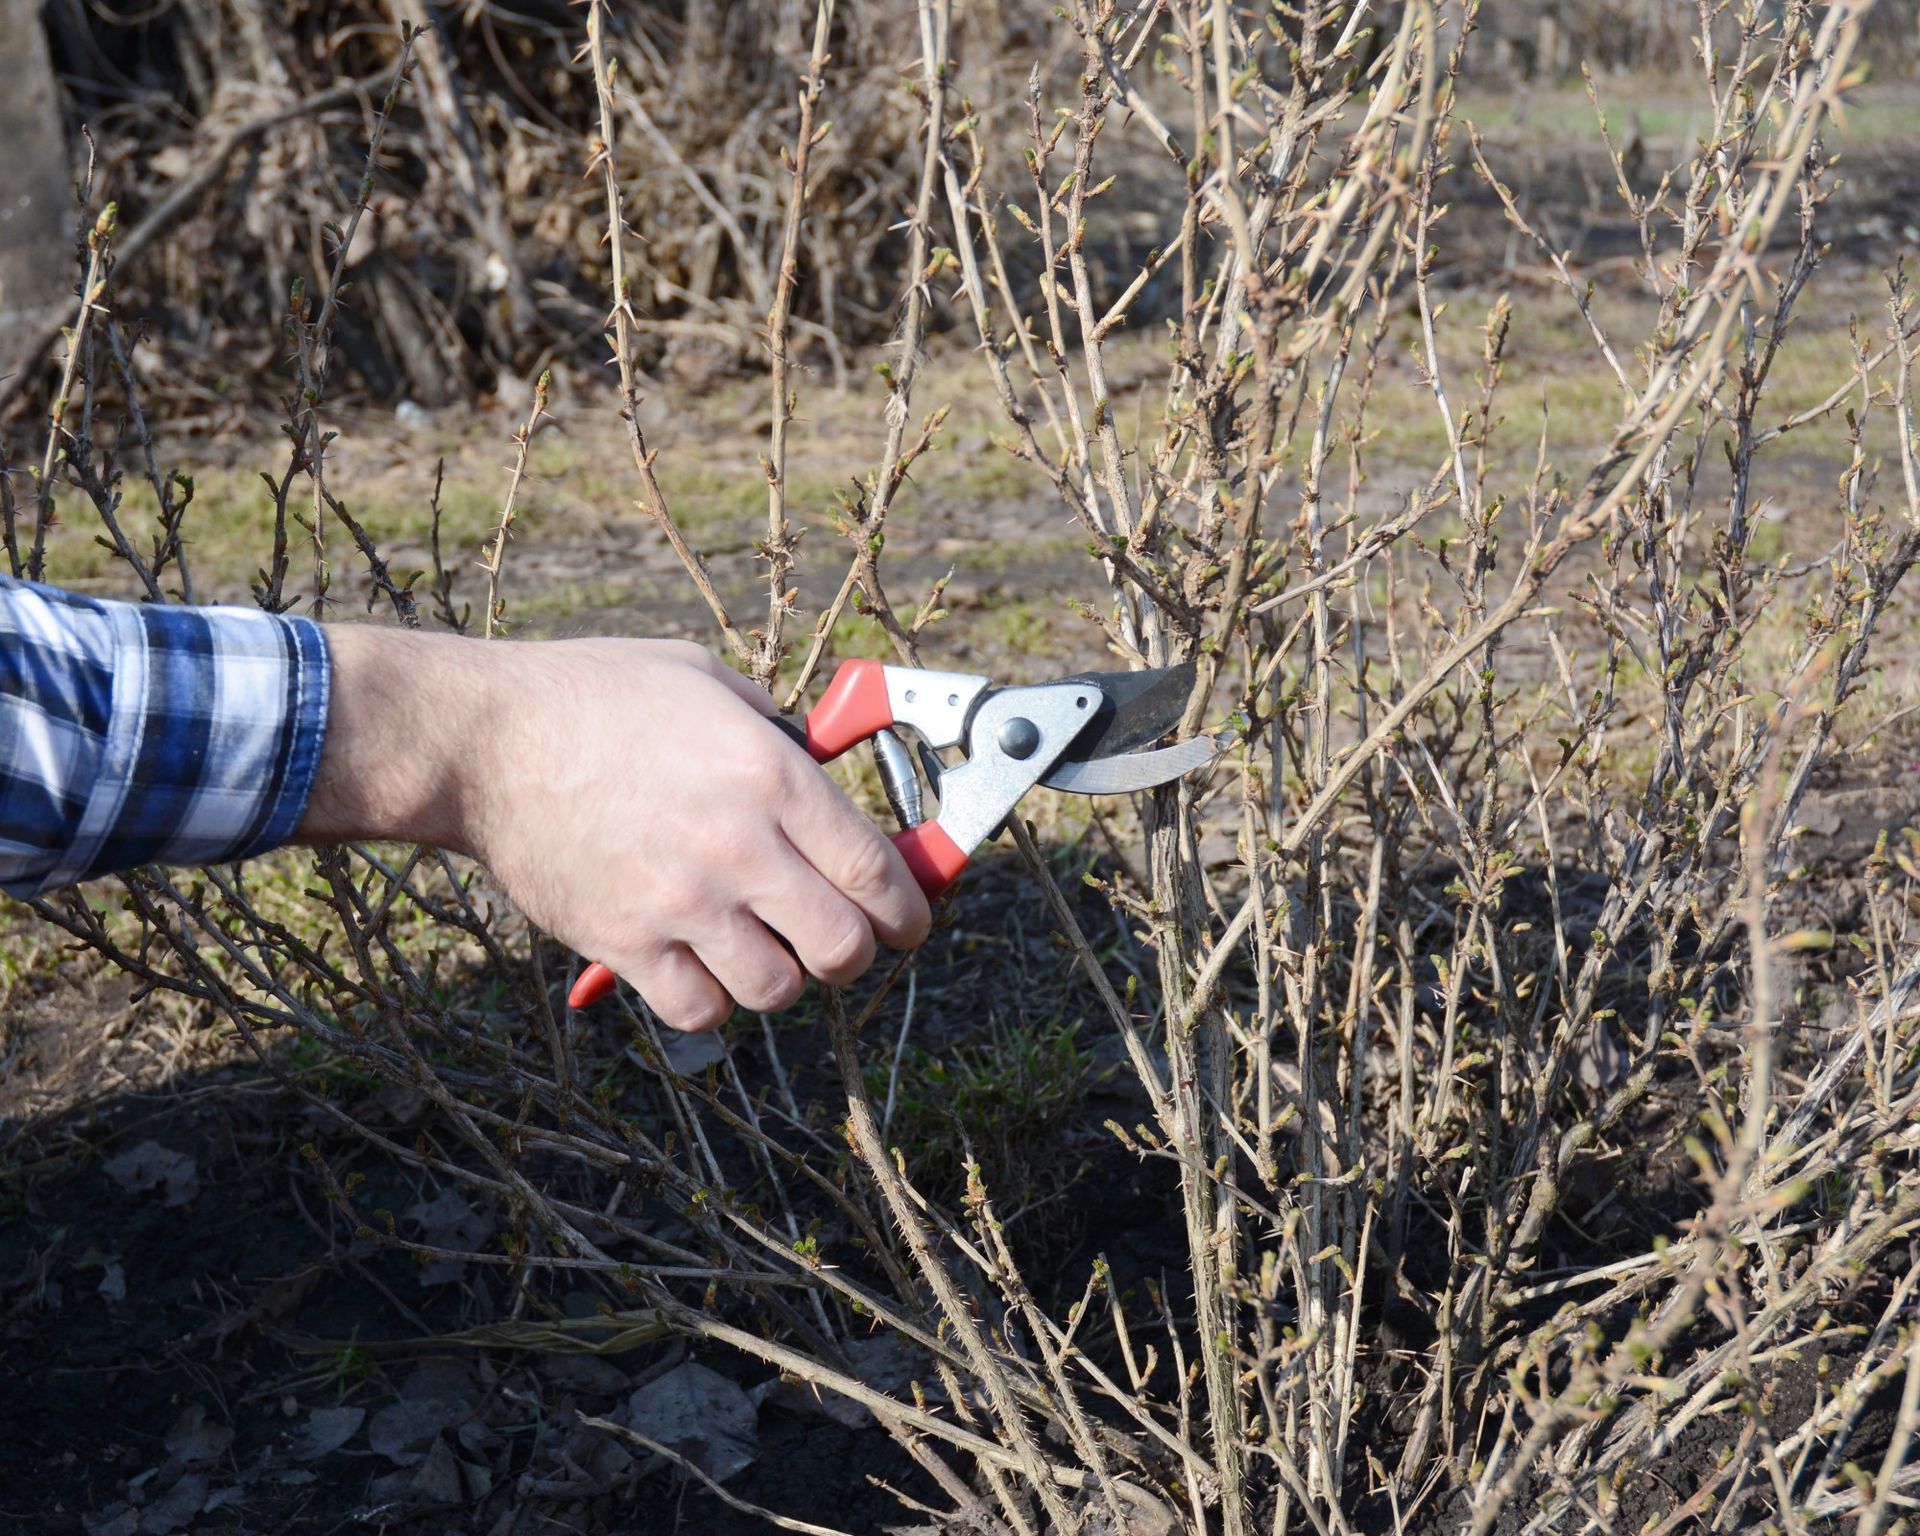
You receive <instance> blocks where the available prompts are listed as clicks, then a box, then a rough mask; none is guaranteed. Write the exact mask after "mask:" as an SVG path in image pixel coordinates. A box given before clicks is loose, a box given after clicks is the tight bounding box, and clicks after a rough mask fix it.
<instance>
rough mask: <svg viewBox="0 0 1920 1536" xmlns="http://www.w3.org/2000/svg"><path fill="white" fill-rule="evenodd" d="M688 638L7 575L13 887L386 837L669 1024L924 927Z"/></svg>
mask: <svg viewBox="0 0 1920 1536" xmlns="http://www.w3.org/2000/svg"><path fill="white" fill-rule="evenodd" d="M771 707H772V706H771V703H770V702H769V701H768V700H767V698H766V697H765V695H763V694H761V693H759V692H758V691H757V690H755V689H753V688H751V687H750V686H749V685H748V684H747V683H746V682H745V681H744V680H742V679H740V678H738V677H737V676H735V675H734V674H733V673H731V672H730V671H728V670H727V669H726V668H725V667H723V666H721V665H720V663H718V662H717V661H716V660H714V659H713V658H712V657H711V656H709V655H708V654H707V653H706V652H704V651H702V650H700V649H699V648H697V647H694V646H690V645H683V644H679V643H675V642H663V641H625V640H594V641H563V642H543V643H516V644H503V643H499V642H494V643H483V642H480V641H473V640H464V639H460V638H458V637H454V636H433V635H423V634H417V633H411V632H406V631H398V630H392V629H379V628H374V627H373V626H363V625H338V626H330V627H329V628H328V629H327V630H326V631H325V632H324V634H323V632H322V630H321V629H320V628H319V626H316V625H313V624H311V623H309V622H308V621H306V620H302V619H293V618H286V617H278V616H270V615H266V614H261V613H257V612H254V611H252V610H246V609H191V608H178V607H162V606H135V605H131V604H120V603H102V602H96V601H94V600H91V599H85V598H78V597H75V596H73V595H72V594H67V593H61V592H58V591H56V590H55V589H51V588H42V587H33V586H30V585H29V584H27V583H22V582H16V581H4V580H0V748H4V759H3V760H0V888H4V889H6V890H9V891H11V892H12V893H13V894H16V895H23V896H24V895H36V894H40V893H41V892H44V891H47V890H51V889H53V888H55V887H58V886H60V885H64V884H68V883H71V882H73V881H76V880H81V879H85V878H88V877H90V876H93V875H98V874H104V873H108V872H110V871H112V870H115V869H123V868H127V867H130V866H132V865H136V864H141V863H149V862H159V863H221V862H225V861H227V860H230V859H235V858H241V857H245V856H248V855H251V854H255V853H259V852H262V851H264V850H265V849H266V848H269V847H272V846H274V845H275V844H277V843H281V842H285V841H288V840H297V841H304V842H330V841H339V840H345V839H349V838H391V839H398V840H405V841H419V842H427V843H432V844H436V845H438V846H442V847H446V848H450V849H453V850H455V851H458V852H463V853H467V854H471V855H473V856H474V857H476V858H479V859H480V860H482V861H483V862H485V863H486V864H487V865H488V866H489V867H490V868H491V869H492V870H493V872H494V874H495V875H496V877H497V878H498V879H499V880H500V882H501V884H502V885H503V886H504V887H505V888H506V890H507V892H508V894H509V895H511V896H512V897H513V898H514V899H515V900H516V901H517V902H518V903H519V904H520V906H521V908H522V910H524V911H525V912H526V913H527V915H528V916H529V917H530V918H531V919H532V920H533V921H535V922H536V923H538V924H540V925H541V926H542V927H543V928H545V929H547V930H548V931H549V932H551V933H553V934H554V935H555V936H556V937H557V938H559V939H561V940H562V941H564V942H566V943H568V944H570V945H572V946H573V947H574V948H576V949H578V950H580V951H581V952H582V953H586V954H590V955H595V956H597V957H599V958H601V959H604V960H606V961H607V962H608V963H609V964H610V965H612V966H613V968H614V969H615V970H616V971H618V972H619V973H620V974H621V975H623V976H625V977H626V978H627V979H628V980H630V981H632V982H633V983H634V984H635V985H636V986H638V987H639V988H640V990H641V992H642V995H643V996H645V997H646V998H647V999H648V1001H649V1002H650V1003H651V1004H652V1005H653V1006H654V1008H655V1010H656V1011H657V1012H658V1013H659V1014H660V1016H661V1017H662V1018H663V1019H664V1020H665V1021H666V1022H667V1023H669V1024H672V1025H674V1026H676V1027H679V1028H703V1027H710V1026H711V1025H714V1024H717V1023H719V1022H720V1021H721V1020H723V1019H724V1018H725V1017H726V1015H727V1013H728V1012H729V1011H730V1009H731V999H732V998H737V999H738V1000H739V1001H740V1002H742V1003H743V1004H745V1005H747V1006H749V1007H754V1008H766V1009H771V1008H778V1007H783V1006H785V1005H786V1004H787V1003H790V1002H791V1001H792V1000H793V999H794V997H795V996H797V995H798V992H799V990H800V986H801V984H802V977H801V973H800V968H799V966H797V965H796V964H795V961H794V958H793V955H790V954H789V952H788V950H787V949H786V948H785V947H783V946H782V944H781V943H780V942H779V940H777V939H776V938H775V937H774V935H775V934H776V933H777V934H779V935H781V936H782V937H784V938H785V940H786V941H787V943H788V944H790V945H791V946H792V950H793V952H794V953H795V954H797V955H798V957H799V961H800V964H801V965H804V966H805V968H806V969H807V970H808V971H810V972H811V973H812V974H814V975H817V976H819V977H821V978H822V979H824V980H828V981H836V982H844V981H850V980H852V979H853V978H854V977H855V976H857V975H858V974H859V973H860V972H861V971H863V970H865V969H866V967H867V965H868V964H870V963H871V960H872V957H873V952H874V946H875V942H876V938H878V939H881V940H885V941H886V942H889V943H893V944H899V945H908V944H913V943H917V942H918V941H919V940H920V939H921V938H922V937H924V935H925V933H926V927H927V922H928V916H927V910H926V903H925V900H924V898H922V897H921V895H920V893H919V891H918V889H917V887H915V886H914V884H913V882H912V879H911V877H910V876H909V875H908V874H907V872H906V869H905V867H904V865H902V864H901V862H900V859H899V857H898V855H897V854H896V853H895V852H894V851H893V849H892V847H891V846H890V845H889V844H888V843H887V841H886V839H885V838H883V837H882V836H880V834H879V833H878V831H876V830H875V829H874V828H873V826H872V825H871V824H870V823H868V822H867V820H866V819H865V818H864V817H863V816H861V815H860V814H859V812H858V811H857V810H856V809H855V808H854V807H853V805H852V804H851V803H850V802H849V801H847V800H846V798H845V797H844V796H843V795H841V794H840V792H839V791H838V790H837V789H836V788H835V787H834V786H833V784H832V781H831V780H829V779H828V778H827V777H826V775H825V774H824V773H823V772H822V771H821V770H820V769H819V768H818V767H817V766H816V765H815V764H814V763H813V762H812V760H811V759H810V758H808V757H807V755H806V754H805V753H804V752H803V751H802V750H801V749H800V748H799V747H797V746H795V745H794V744H793V743H792V742H790V741H789V740H788V739H787V738H786V737H785V736H784V735H782V734H781V733H780V732H778V731H775V730H773V729H771V728H770V727H769V726H768V725H767V724H766V722H765V720H764V719H763V718H761V717H762V716H764V715H765V714H766V713H767V712H768V711H770V709H771Z"/></svg>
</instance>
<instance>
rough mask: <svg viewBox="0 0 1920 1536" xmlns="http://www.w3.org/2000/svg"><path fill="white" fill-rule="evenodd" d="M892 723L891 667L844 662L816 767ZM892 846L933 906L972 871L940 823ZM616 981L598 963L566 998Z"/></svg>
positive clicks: (898, 836)
mask: <svg viewBox="0 0 1920 1536" xmlns="http://www.w3.org/2000/svg"><path fill="white" fill-rule="evenodd" d="M781 723H782V724H783V725H784V724H785V722H784V721H783V722H781ZM893 723H894V720H893V701H892V699H891V697H890V696H889V695H888V693H887V676H886V667H885V666H884V665H883V664H882V663H880V662H877V661H844V662H842V663H841V664H840V669H839V671H837V672H835V673H834V674H833V681H832V682H830V683H829V684H827V691H826V692H825V693H823V694H821V695H820V702H819V703H818V704H816V705H814V706H813V708H812V709H811V710H809V711H808V712H807V719H806V730H805V742H806V748H807V753H808V755H809V756H810V757H812V758H813V760H814V761H815V762H816V763H830V762H832V761H833V760H834V759H835V758H836V757H838V756H840V754H841V753H843V752H845V751H847V750H849V749H850V748H852V747H856V746H858V745H859V744H860V743H861V742H863V741H869V740H871V739H872V738H873V736H874V734H875V733H876V732H878V731H883V730H885V729H886V728H887V727H888V726H890V725H892V724H893ZM788 730H789V732H790V734H793V735H795V736H798V735H799V734H800V732H798V731H797V730H794V729H793V728H792V727H791V726H788ZM893 846H894V847H896V848H898V849H899V850H900V856H901V858H903V859H905V860H906V861H907V868H908V869H910V870H911V871H913V878H914V879H915V881H917V882H918V883H919V886H920V889H921V890H923V891H925V892H926V894H927V899H928V900H929V901H931V900H932V899H933V898H934V897H936V896H938V895H940V894H941V893H942V892H944V891H945V890H946V889H947V887H948V886H950V885H952V884H953V882H954V881H955V880H957V879H958V878H959V877H960V871H961V870H963V869H965V868H966V867H967V855H966V854H965V853H963V852H962V851H961V850H960V847H959V845H958V844H956V843H955V842H954V840H953V839H952V838H950V837H948V836H947V834H946V832H945V831H944V830H943V829H942V828H941V826H940V824H939V823H938V822H937V821H926V822H922V823H921V824H920V825H919V826H917V827H909V828H907V829H906V830H905V831H904V832H896V833H895V834H894V835H893ZM615 980H616V978H615V976H614V974H613V972H612V971H610V970H608V969H607V968H606V967H605V966H604V965H601V964H600V963H599V962H598V961H595V962H594V963H593V964H592V965H589V966H588V967H587V968H586V969H585V970H584V971H582V972H581V973H580V976H579V979H578V980H577V981H575V982H574V984H573V990H572V991H571V992H569V993H568V994H567V1006H568V1007H569V1008H584V1007H586V1006H587V1005H588V1004H589V1003H597V1002H598V1001H599V1000H600V999H601V998H603V997H605V996H606V995H607V994H608V993H609V992H611V991H612V990H613V986H614V982H615Z"/></svg>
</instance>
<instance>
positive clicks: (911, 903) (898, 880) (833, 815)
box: [780, 769, 933, 949]
mask: <svg viewBox="0 0 1920 1536" xmlns="http://www.w3.org/2000/svg"><path fill="white" fill-rule="evenodd" d="M780 826H781V830H782V831H784V832H785V833H786V834H787V840H788V841H789V842H790V843H792V844H793V847H794V849H795V851H796V852H797V853H799V855H800V857H801V858H803V859H805V860H806V861H807V862H808V863H809V864H811V865H812V866H813V867H814V869H815V870H817V871H818V872H819V873H820V875H821V877H822V878H823V879H825V880H826V881H827V883H828V884H829V885H831V886H833V887H834V889H835V890H837V891H839V892H840V893H841V894H842V895H843V896H845V897H846V899H847V900H848V901H850V902H852V903H853V904H854V906H856V907H858V908H859V909H860V911H862V912H863V913H865V914H866V917H867V921H868V923H869V924H871V926H872V928H873V931H874V932H875V933H876V934H878V935H879V936H880V938H881V939H883V940H884V941H885V942H886V943H888V944H890V945H892V946H893V947H894V948H895V949H912V948H913V947H914V946H915V945H916V944H919V943H920V942H921V941H922V940H923V939H925V938H926V936H927V929H928V928H929V927H930V926H931V925H932V922H933V916H932V913H931V912H929V911H928V909H927V898H926V897H925V896H924V895H923V894H922V893H921V890H920V887H919V885H917V884H916V883H915V881H914V878H913V875H912V874H911V873H910V872H909V871H908V869H907V866H906V862H905V861H904V860H903V859H902V858H901V857H900V855H899V853H898V851H897V850H895V848H894V846H893V844H892V843H890V842H888V841H887V840H886V838H884V837H882V836H881V835H880V830H879V828H877V827H875V826H874V824H873V823H872V822H870V821H868V820H867V818H866V817H865V815H863V814H862V813H861V811H860V808H859V807H858V806H856V805H855V804H854V803H853V802H852V801H851V800H849V799H848V798H847V797H846V796H845V795H843V794H841V793H840V791H839V789H838V788H837V787H836V786H835V784H834V782H833V780H831V779H830V778H828V777H827V776H826V774H825V773H824V772H822V771H820V770H818V769H816V770H815V771H814V772H812V773H802V774H799V775H797V776H796V781H795V783H794V786H793V791H792V793H790V794H789V795H787V797H786V798H785V800H784V801H783V803H782V805H781V807H780Z"/></svg>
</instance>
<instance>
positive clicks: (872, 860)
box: [839, 828, 900, 896]
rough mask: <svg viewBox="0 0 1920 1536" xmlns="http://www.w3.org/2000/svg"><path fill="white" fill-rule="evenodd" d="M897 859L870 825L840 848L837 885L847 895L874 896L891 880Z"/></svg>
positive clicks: (887, 844)
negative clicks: (861, 834)
mask: <svg viewBox="0 0 1920 1536" xmlns="http://www.w3.org/2000/svg"><path fill="white" fill-rule="evenodd" d="M899 863H900V859H899V855H897V854H896V853H895V852H894V851H893V848H892V846H891V845H890V844H889V843H888V842H887V840H886V839H885V838H883V837H882V836H881V835H880V834H879V833H878V832H875V831H873V830H872V829H871V828H868V829H867V830H866V833H865V835H864V836H859V837H853V838H850V839H848V841H847V845H846V847H845V848H844V849H842V850H841V855H840V868H839V875H840V880H839V885H840V888H841V889H842V890H843V891H846V892H847V893H848V894H849V895H857V896H873V895H877V894H878V893H879V892H881V891H884V890H885V889H886V888H887V887H888V886H889V885H891V884H892V883H893V877H894V873H895V870H896V868H897V867H898V866H899Z"/></svg>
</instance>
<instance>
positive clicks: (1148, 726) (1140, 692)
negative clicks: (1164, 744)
mask: <svg viewBox="0 0 1920 1536" xmlns="http://www.w3.org/2000/svg"><path fill="white" fill-rule="evenodd" d="M1196 665H1197V664H1196V663H1194V662H1191V661H1183V662H1181V663H1180V665H1179V666H1177V667H1158V668H1156V669H1154V670H1153V671H1150V672H1080V673H1076V674H1075V675H1074V676H1072V677H1063V678H1060V679H1059V681H1060V682H1062V683H1090V684H1092V685H1093V686H1094V687H1095V688H1098V689H1099V690H1100V699H1101V704H1100V712H1099V713H1098V714H1097V715H1095V716H1094V717H1093V719H1091V720H1090V721H1088V722H1087V728H1086V729H1085V730H1084V731H1082V732H1081V733H1080V734H1079V735H1078V736H1076V737H1074V739H1073V745H1072V746H1071V747H1069V748H1067V755H1066V757H1065V759H1063V761H1065V762H1070V763H1084V762H1091V761H1093V760H1094V759H1095V758H1102V757H1118V756H1119V755H1120V754H1121V753H1123V752H1133V751H1135V750H1136V749H1138V748H1140V747H1147V746H1151V745H1153V743H1154V742H1156V741H1158V740H1159V739H1160V738H1161V737H1162V736H1164V735H1166V734H1167V732H1168V731H1170V730H1172V729H1173V728H1174V727H1175V726H1176V725H1178V724H1179V723H1180V716H1181V714H1182V713H1183V712H1184V711H1185V710H1186V707H1187V699H1188V698H1189V697H1190V696H1191V695H1192V693H1193V676H1194V671H1195V668H1196ZM1041 782H1043V783H1045V782H1047V781H1046V780H1042V781H1041Z"/></svg>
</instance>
